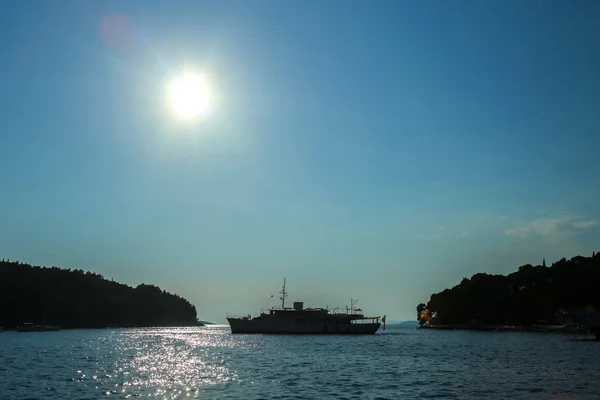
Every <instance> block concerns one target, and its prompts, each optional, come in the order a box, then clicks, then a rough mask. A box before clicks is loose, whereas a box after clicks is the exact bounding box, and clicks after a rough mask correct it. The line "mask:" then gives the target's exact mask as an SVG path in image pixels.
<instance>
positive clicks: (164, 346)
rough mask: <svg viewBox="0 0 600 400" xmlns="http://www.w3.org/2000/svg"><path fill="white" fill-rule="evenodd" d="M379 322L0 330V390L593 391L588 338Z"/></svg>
mask: <svg viewBox="0 0 600 400" xmlns="http://www.w3.org/2000/svg"><path fill="white" fill-rule="evenodd" d="M574 338H577V337H576V336H574V335H562V334H533V333H495V332H463V331H428V330H416V329H406V328H399V327H390V326H388V329H387V330H386V331H385V332H381V331H380V333H378V334H376V335H367V336H333V335H332V336H318V335H317V336H302V335H298V336H295V335H286V336H278V335H231V334H230V333H229V329H228V328H227V327H210V328H176V329H172V328H165V329H163V328H157V329H117V330H73V331H60V332H37V333H17V332H3V333H0V399H3V400H4V399H104V398H107V396H109V397H110V398H119V399H122V398H137V397H144V398H158V399H185V398H205V399H206V398H239V399H258V398H263V399H316V398H347V399H354V398H356V399H399V398H402V399H417V398H460V399H482V398H513V399H556V400H557V399H598V398H600V395H599V394H600V343H598V342H594V341H589V340H573V339H574Z"/></svg>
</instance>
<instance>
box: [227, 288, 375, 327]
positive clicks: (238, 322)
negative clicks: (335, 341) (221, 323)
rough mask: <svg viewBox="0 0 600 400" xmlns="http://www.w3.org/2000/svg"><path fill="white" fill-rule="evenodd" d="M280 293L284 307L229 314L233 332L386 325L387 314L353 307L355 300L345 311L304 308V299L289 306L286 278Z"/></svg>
mask: <svg viewBox="0 0 600 400" xmlns="http://www.w3.org/2000/svg"><path fill="white" fill-rule="evenodd" d="M280 293H281V297H280V300H281V308H275V307H274V308H271V309H266V310H261V314H260V315H259V316H257V317H254V318H252V317H251V316H250V315H247V316H245V317H227V321H228V322H229V326H230V327H231V333H276V334H283V333H293V334H300V333H307V334H316V333H319V334H373V333H375V332H377V330H378V329H379V327H380V325H381V322H383V324H384V325H383V326H384V329H385V316H383V318H381V317H365V316H364V315H363V313H362V310H360V309H358V308H354V304H355V303H356V301H354V300H351V306H350V309H349V310H346V313H335V312H334V313H330V312H329V310H328V309H325V308H304V303H303V302H294V306H293V307H292V308H286V307H285V298H286V296H287V292H286V291H285V279H284V280H283V290H282V291H281V292H280ZM380 321H381V322H380Z"/></svg>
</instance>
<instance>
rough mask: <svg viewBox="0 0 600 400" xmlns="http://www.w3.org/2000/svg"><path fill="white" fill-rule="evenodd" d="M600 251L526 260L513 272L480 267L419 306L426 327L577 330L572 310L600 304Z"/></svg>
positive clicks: (589, 310)
mask: <svg viewBox="0 0 600 400" xmlns="http://www.w3.org/2000/svg"><path fill="white" fill-rule="evenodd" d="M599 288H600V255H599V254H597V253H595V252H594V253H593V254H592V256H591V257H584V256H576V257H573V258H571V259H570V260H567V259H565V258H562V259H561V260H559V261H557V262H555V263H553V264H552V265H551V266H550V267H547V266H546V261H545V260H542V264H541V265H536V266H533V265H530V264H527V265H522V266H521V267H519V269H518V270H517V271H515V272H513V273H511V274H509V275H492V274H486V273H478V274H475V275H473V276H472V277H471V278H470V279H468V278H464V279H463V280H462V281H461V282H460V283H459V284H458V285H456V286H454V287H453V288H451V289H446V290H443V291H442V292H439V293H434V294H432V295H431V297H430V299H429V301H428V302H427V303H421V304H419V305H418V306H417V320H418V322H419V325H420V327H421V328H437V329H475V330H533V331H565V330H570V331H577V330H579V329H580V327H579V326H578V324H576V323H575V321H574V320H572V319H571V318H570V316H571V315H575V314H581V313H594V310H598V309H599V307H600V290H599Z"/></svg>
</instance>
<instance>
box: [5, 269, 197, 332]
mask: <svg viewBox="0 0 600 400" xmlns="http://www.w3.org/2000/svg"><path fill="white" fill-rule="evenodd" d="M24 323H34V324H40V325H52V326H59V327H60V328H61V329H104V328H109V329H110V328H113V329H115V328H150V327H178V326H203V325H204V324H203V323H202V322H201V321H199V320H198V318H197V314H196V307H195V306H193V305H192V304H190V302H189V301H187V300H186V299H184V298H183V297H181V296H179V295H177V294H172V293H169V292H167V291H165V290H162V289H161V288H159V287H158V286H154V285H148V284H144V283H142V284H140V285H138V286H136V287H135V288H134V287H131V286H128V285H125V284H121V283H118V282H115V281H114V280H108V279H105V278H104V277H103V276H102V275H99V274H95V273H92V272H89V271H88V272H84V271H83V270H81V269H75V270H69V269H63V268H58V267H39V266H32V265H29V264H23V263H20V262H18V261H9V260H2V261H0V326H3V327H4V329H5V330H13V329H16V327H17V326H19V325H21V324H24Z"/></svg>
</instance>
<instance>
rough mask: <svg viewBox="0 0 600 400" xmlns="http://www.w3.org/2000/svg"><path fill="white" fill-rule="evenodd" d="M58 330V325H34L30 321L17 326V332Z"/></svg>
mask: <svg viewBox="0 0 600 400" xmlns="http://www.w3.org/2000/svg"><path fill="white" fill-rule="evenodd" d="M58 330H60V327H59V326H53V325H35V324H32V323H31V322H26V323H24V324H23V325H19V326H17V332H56V331H58Z"/></svg>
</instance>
